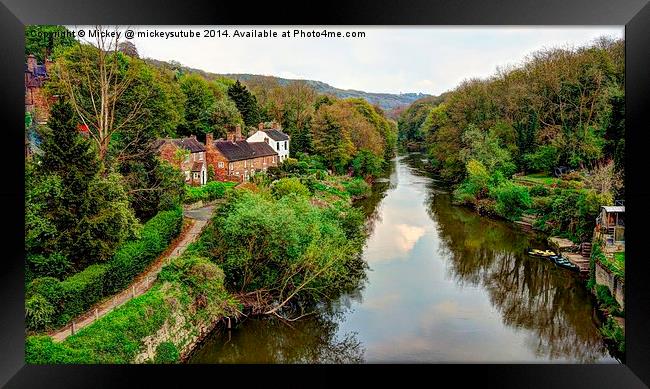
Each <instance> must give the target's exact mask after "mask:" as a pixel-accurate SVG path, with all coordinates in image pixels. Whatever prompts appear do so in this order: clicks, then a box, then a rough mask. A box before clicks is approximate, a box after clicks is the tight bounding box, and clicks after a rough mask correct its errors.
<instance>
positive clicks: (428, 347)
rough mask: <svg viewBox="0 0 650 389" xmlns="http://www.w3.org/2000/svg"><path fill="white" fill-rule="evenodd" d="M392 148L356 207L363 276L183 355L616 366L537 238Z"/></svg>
mask: <svg viewBox="0 0 650 389" xmlns="http://www.w3.org/2000/svg"><path fill="white" fill-rule="evenodd" d="M421 158H422V156H421V155H419V154H408V155H400V156H398V157H397V158H396V159H395V160H394V161H393V162H392V167H391V169H390V175H389V176H388V177H386V178H384V179H382V180H378V182H377V183H375V184H374V186H373V193H372V195H371V196H370V197H369V198H367V199H364V200H362V201H360V202H358V203H357V205H358V206H359V207H362V208H363V209H364V211H365V212H366V214H367V215H368V223H369V228H370V235H369V237H368V240H367V242H366V247H365V249H364V252H363V257H364V259H365V260H366V262H367V263H368V265H369V269H368V271H367V273H368V276H367V279H366V280H365V281H364V282H363V284H362V285H360V286H359V288H358V290H356V291H354V292H353V293H350V294H346V295H345V296H342V297H341V298H340V299H339V300H338V301H336V302H334V303H333V304H331V305H330V306H327V307H322V309H321V311H320V314H319V315H318V316H312V317H308V318H305V319H301V320H299V321H296V322H292V323H285V322H282V321H279V320H277V319H272V318H263V319H248V320H245V321H243V322H242V323H240V324H239V325H238V326H237V327H236V328H234V329H233V330H230V331H229V330H223V329H222V330H219V331H215V332H214V333H213V334H211V335H210V336H209V337H208V338H207V339H206V341H205V342H203V343H202V344H201V345H200V346H199V347H198V348H197V350H195V351H194V352H193V353H192V355H191V357H190V359H189V363H314V362H315V363H363V362H369V363H374V362H398V363H399V362H405V363H412V362H486V363H489V362H522V363H525V362H560V363H593V362H605V363H608V362H609V363H612V362H613V363H617V362H618V361H617V359H615V358H614V357H612V356H611V355H610V353H609V352H608V349H607V348H606V346H605V344H604V341H603V339H602V337H601V335H600V333H599V331H598V318H597V315H596V312H595V310H594V302H593V299H592V297H591V296H590V294H589V293H588V291H587V290H586V288H585V287H584V283H583V281H582V280H581V279H580V278H579V277H578V276H577V275H576V274H575V273H572V272H570V271H568V270H564V269H561V268H558V267H556V266H555V265H553V264H552V263H551V262H549V261H546V260H542V259H538V258H532V257H529V256H527V255H525V254H524V252H525V248H527V247H531V246H532V247H539V248H544V247H545V246H544V241H543V239H542V238H541V237H537V236H534V235H531V234H530V233H525V232H523V231H520V230H518V229H517V228H516V227H514V226H513V225H511V224H510V223H506V222H503V221H497V220H491V219H488V218H484V217H481V216H478V215H477V214H475V213H473V212H471V211H470V210H468V209H465V208H462V207H457V206H454V205H452V204H451V202H450V195H449V194H448V192H447V190H446V189H445V188H444V186H443V185H441V183H439V182H437V181H436V180H435V179H433V178H431V177H429V176H428V175H427V174H426V173H425V172H424V171H423V170H421V169H420V167H419V166H420V165H421Z"/></svg>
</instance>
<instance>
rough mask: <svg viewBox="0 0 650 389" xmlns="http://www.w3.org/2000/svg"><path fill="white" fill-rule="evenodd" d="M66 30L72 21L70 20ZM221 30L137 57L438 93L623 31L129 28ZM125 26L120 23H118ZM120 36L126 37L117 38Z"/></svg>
mask: <svg viewBox="0 0 650 389" xmlns="http://www.w3.org/2000/svg"><path fill="white" fill-rule="evenodd" d="M70 27H71V28H72V29H75V28H74V27H72V26H70ZM86 28H87V27H86ZM205 28H211V29H217V28H218V29H220V30H222V31H223V30H224V29H227V30H228V32H229V34H230V37H228V38H224V37H222V38H217V37H215V38H207V37H206V38H204V37H201V38H194V39H193V38H170V39H164V38H138V37H135V38H133V39H132V40H131V41H132V42H133V43H134V44H135V45H136V47H137V49H138V51H139V53H140V56H141V57H149V58H155V59H159V60H166V61H170V60H175V61H178V62H180V63H182V64H183V65H186V66H189V67H193V68H198V69H202V70H205V71H208V72H213V73H252V74H262V75H273V76H278V77H284V78H297V79H310V80H318V81H323V82H326V83H328V84H330V85H332V86H334V87H337V88H342V89H357V90H363V91H367V92H388V93H405V92H422V93H428V94H434V95H437V94H440V93H442V92H444V91H446V90H449V89H453V88H454V87H455V86H456V85H458V83H459V82H461V81H462V80H464V79H467V78H473V77H481V78H482V77H487V76H490V75H492V74H493V73H494V72H495V71H496V69H497V67H502V66H506V65H512V64H517V63H520V62H521V61H522V60H523V59H524V58H525V57H526V56H527V55H529V54H530V53H532V52H534V51H536V50H539V49H542V48H544V47H558V46H567V45H569V46H579V45H584V44H587V43H589V42H591V41H592V40H593V39H595V38H597V37H600V36H603V35H605V36H611V37H616V38H622V37H623V35H624V28H623V27H622V26H621V27H612V26H603V27H594V26H590V27H561V28H557V27H528V26H526V27H417V28H414V27H390V28H389V27H363V26H361V27H344V28H342V27H327V30H328V31H363V32H365V37H364V38H294V37H290V38H282V37H278V38H235V37H233V36H232V35H233V32H234V30H235V29H237V30H240V31H251V30H257V31H262V30H268V29H273V30H275V31H277V32H278V33H279V34H281V33H282V32H283V31H287V30H291V31H293V30H294V29H296V28H301V29H302V30H304V31H311V30H317V31H322V30H323V29H324V28H325V27H295V26H286V27H277V26H276V27H272V28H271V27H242V26H237V27H224V26H220V27H199V26H190V27H153V26H134V27H132V29H133V30H134V31H136V32H137V31H147V30H149V31H153V30H158V31H178V30H183V31H189V30H193V31H198V32H201V33H202V32H203V30H204V29H205ZM122 31H124V30H122ZM122 39H124V37H122Z"/></svg>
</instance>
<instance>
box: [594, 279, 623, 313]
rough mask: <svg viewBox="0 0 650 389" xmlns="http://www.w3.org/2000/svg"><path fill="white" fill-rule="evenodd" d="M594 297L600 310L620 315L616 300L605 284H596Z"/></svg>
mask: <svg viewBox="0 0 650 389" xmlns="http://www.w3.org/2000/svg"><path fill="white" fill-rule="evenodd" d="M596 298H597V299H598V304H599V305H600V308H601V309H602V310H605V311H608V312H609V313H611V314H612V315H615V316H622V315H623V311H622V310H621V306H620V305H619V303H618V301H616V299H615V298H614V297H613V296H612V294H611V293H610V292H609V288H608V287H607V286H605V285H600V284H596Z"/></svg>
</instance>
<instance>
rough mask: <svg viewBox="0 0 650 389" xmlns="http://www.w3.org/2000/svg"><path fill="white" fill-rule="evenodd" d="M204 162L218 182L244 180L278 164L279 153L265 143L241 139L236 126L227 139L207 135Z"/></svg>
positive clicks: (238, 128)
mask: <svg viewBox="0 0 650 389" xmlns="http://www.w3.org/2000/svg"><path fill="white" fill-rule="evenodd" d="M206 155H207V163H208V165H209V166H212V167H213V168H214V173H215V179H217V180H220V181H235V182H243V181H247V180H248V179H249V178H250V177H252V176H253V175H254V174H255V173H256V172H259V171H266V170H267V169H268V168H269V167H272V166H277V165H278V162H279V158H278V153H277V152H276V151H275V150H274V149H273V148H272V147H271V146H270V145H269V144H268V143H266V142H250V141H247V140H245V139H243V138H242V135H241V128H240V127H239V126H237V127H236V128H235V130H234V131H231V132H229V133H228V135H227V138H226V139H218V140H214V138H213V136H212V134H208V135H207V136H206Z"/></svg>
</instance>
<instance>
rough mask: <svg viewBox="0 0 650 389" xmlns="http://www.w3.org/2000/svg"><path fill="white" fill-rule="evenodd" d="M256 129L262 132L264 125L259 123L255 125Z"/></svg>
mask: <svg viewBox="0 0 650 389" xmlns="http://www.w3.org/2000/svg"><path fill="white" fill-rule="evenodd" d="M257 128H258V129H259V130H260V131H262V130H263V129H264V123H260V124H258V125H257Z"/></svg>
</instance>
